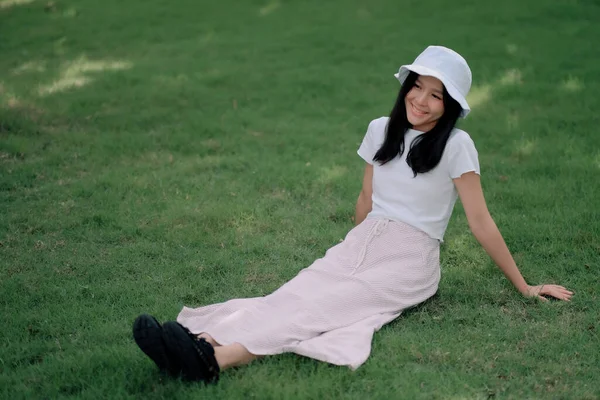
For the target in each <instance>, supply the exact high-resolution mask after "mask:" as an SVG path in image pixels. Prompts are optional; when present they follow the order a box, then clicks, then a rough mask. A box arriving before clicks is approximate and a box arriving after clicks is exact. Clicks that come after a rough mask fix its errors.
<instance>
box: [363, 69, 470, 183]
mask: <svg viewBox="0 0 600 400" xmlns="http://www.w3.org/2000/svg"><path fill="white" fill-rule="evenodd" d="M418 77H419V74H417V73H415V72H412V71H411V72H410V73H409V74H408V76H407V77H406V80H405V81H404V83H403V84H402V87H401V88H400V93H398V98H397V99H396V104H394V108H393V109H392V112H391V114H390V120H389V121H388V124H387V127H386V133H385V140H384V142H383V144H382V145H381V148H380V149H379V150H378V151H377V153H375V157H373V161H378V162H379V163H380V164H381V165H383V164H385V163H387V162H389V161H392V160H393V159H394V158H396V156H402V154H404V150H405V145H404V136H405V135H406V132H407V131H408V129H410V128H412V125H411V124H410V122H408V119H407V118H406V105H405V103H404V98H405V97H406V95H407V94H408V92H409V91H410V89H412V88H413V86H414V85H415V82H416V81H417V78H418ZM443 90H444V95H443V98H442V101H443V102H444V114H443V115H442V116H441V117H440V119H439V120H438V121H437V123H436V124H435V126H434V127H433V128H432V129H431V130H430V131H428V132H426V133H424V134H421V135H419V136H417V137H416V138H415V140H413V142H412V143H411V145H410V149H409V150H408V154H407V155H406V162H407V164H408V166H409V167H410V168H411V169H412V170H413V172H414V174H415V177H416V176H417V174H423V173H425V172H429V171H431V170H432V169H434V168H435V167H436V166H437V165H438V164H439V163H440V160H441V159H442V154H443V153H444V148H445V147H446V143H447V142H448V138H449V137H450V132H452V129H454V126H455V125H456V121H457V120H458V117H459V116H460V113H461V111H462V107H461V106H460V104H458V102H457V101H456V100H454V99H453V98H452V97H451V96H450V95H449V94H448V91H446V87H445V86H444V89H443Z"/></svg>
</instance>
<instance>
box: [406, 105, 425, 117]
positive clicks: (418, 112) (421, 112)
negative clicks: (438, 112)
mask: <svg viewBox="0 0 600 400" xmlns="http://www.w3.org/2000/svg"><path fill="white" fill-rule="evenodd" d="M410 108H411V109H412V112H413V114H416V115H418V116H424V115H427V113H426V112H425V111H420V110H419V109H417V108H416V107H415V106H414V105H413V104H412V103H410Z"/></svg>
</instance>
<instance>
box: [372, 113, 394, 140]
mask: <svg viewBox="0 0 600 400" xmlns="http://www.w3.org/2000/svg"><path fill="white" fill-rule="evenodd" d="M389 119H390V118H389V117H380V118H377V119H374V120H373V121H371V122H369V129H368V133H369V134H370V135H371V136H373V137H384V136H385V130H386V128H387V124H388V121H389Z"/></svg>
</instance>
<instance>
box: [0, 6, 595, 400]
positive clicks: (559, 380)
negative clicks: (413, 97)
mask: <svg viewBox="0 0 600 400" xmlns="http://www.w3.org/2000/svg"><path fill="white" fill-rule="evenodd" d="M599 20H600V3H599V2H598V1H597V0H555V1H552V2H550V1H544V0H531V1H528V2H524V1H517V0H506V1H502V2H495V4H492V3H487V2H482V1H474V0H470V1H463V2H448V1H443V0H432V1H406V2H398V1H395V0H375V1H371V2H367V1H358V0H346V1H342V0H330V1H315V0H305V1H293V0H288V1H276V0H275V1H271V2H269V0H266V1H263V0H261V1H258V0H250V1H233V0H221V1H208V0H202V1H199V0H179V1H171V2H167V1H159V0H130V1H127V2H123V1H117V0H105V1H102V2H100V1H92V0H79V1H75V0H56V1H46V0H43V1H42V0H0V207H1V213H0V319H1V321H2V322H3V327H2V329H0V396H1V397H2V398H8V399H20V398H26V399H32V398H70V397H73V398H87V399H98V398H110V399H118V398H149V399H153V398H180V399H187V398H215V399H221V398H222V399H225V398H226V399H247V398H256V399H296V398H298V399H302V398H306V399H315V398H323V399H330V398H348V399H390V398H398V399H491V398H493V399H526V398H527V399H542V398H543V399H549V398H551V399H598V398H600V381H599V380H598V376H600V340H599V337H598V335H599V331H600V324H599V315H600V304H599V301H598V300H599V298H598V289H599V288H600V273H599V271H598V269H599V267H600V211H599V210H600V200H599V198H600V185H599V184H598V183H599V182H600V135H599V133H598V126H599V124H600V117H599V113H598V110H599V109H600V96H598V93H600V56H599V53H598V40H597V39H598V38H600V24H598V21H599ZM429 44H443V45H446V46H448V47H451V48H454V49H456V50H457V51H459V52H460V53H461V54H463V55H464V56H465V58H467V60H468V61H469V63H470V65H471V68H472V70H473V75H474V83H473V88H472V92H471V95H470V97H469V101H470V103H471V104H472V108H473V110H472V112H471V114H470V115H469V117H468V118H467V119H466V120H464V121H463V122H461V125H460V126H461V128H463V129H465V130H466V131H468V132H469V133H470V134H471V136H472V137H473V139H474V141H475V143H476V146H477V148H478V151H479V156H480V162H481V168H482V182H483V185H484V191H485V194H486V198H487V200H488V205H489V208H490V210H491V212H492V215H493V217H494V218H495V220H496V222H497V224H498V226H499V227H500V230H501V231H502V232H503V234H504V237H505V239H506V241H507V243H508V245H509V247H510V249H511V250H512V251H513V254H514V257H515V259H516V261H517V263H518V265H519V267H520V268H521V271H522V272H523V274H524V276H525V278H526V279H527V281H528V282H529V283H530V284H540V283H558V284H561V285H564V286H566V287H568V288H569V289H571V290H573V291H574V292H575V293H576V294H575V296H574V297H573V301H572V302H570V303H562V302H556V301H551V302H546V303H542V302H539V301H536V300H532V299H524V298H523V297H522V296H520V295H519V293H517V292H516V291H515V290H514V289H513V288H512V286H511V285H510V283H509V282H508V281H507V280H506V279H505V278H504V277H503V275H502V274H501V273H500V272H499V271H498V270H497V269H496V268H495V267H494V265H493V263H492V262H491V260H490V259H489V258H488V257H487V255H486V254H485V252H484V251H483V250H482V249H481V248H480V247H479V245H478V244H477V242H476V241H475V239H474V238H473V237H472V236H471V235H470V233H469V230H468V226H467V222H466V219H465V216H464V213H463V211H462V209H461V207H460V205H457V208H456V210H455V213H454V216H453V218H452V221H451V223H450V227H449V229H448V231H447V234H446V240H445V242H444V244H443V246H442V281H441V284H440V289H439V292H438V294H437V295H436V296H435V297H434V298H433V299H431V300H430V301H428V302H426V303H425V304H423V305H421V306H419V307H417V308H416V309H413V310H410V311H408V312H406V313H405V314H404V315H403V316H402V317H400V318H399V319H398V320H397V321H395V322H393V323H391V324H390V325H388V326H386V327H384V328H383V329H382V330H381V331H380V332H379V333H377V334H376V335H375V338H374V341H373V351H372V354H371V357H370V359H369V360H368V361H367V363H366V364H365V365H363V366H362V367H361V368H359V369H358V370H357V371H355V372H352V371H351V370H349V369H347V368H341V367H334V366H330V365H327V364H323V363H319V362H317V361H314V360H311V359H308V358H302V357H299V356H296V355H292V354H284V355H280V356H273V357H268V358H265V359H263V360H260V361H258V362H255V363H254V364H252V365H250V366H248V367H245V368H241V369H238V370H234V371H227V372H226V373H224V374H223V375H222V377H221V381H220V383H219V384H218V385H216V386H209V387H205V386H204V385H201V384H188V383H184V382H180V381H178V380H173V379H167V378H165V377H162V376H161V375H160V374H159V373H158V371H157V370H156V368H155V366H154V365H153V364H152V363H151V361H149V360H148V359H147V358H146V357H144V356H143V354H142V353H141V352H140V351H139V349H138V348H137V347H136V346H135V343H134V342H133V339H132V336H131V323H132V322H133V319H134V318H135V317H136V316H137V315H138V314H139V313H142V312H149V313H151V314H153V315H155V316H156V317H157V318H158V319H160V320H162V321H164V320H169V319H174V318H175V317H176V315H177V313H178V312H179V310H180V309H181V307H182V306H183V305H188V306H200V305H205V304H210V303H214V302H220V301H224V300H227V299H230V298H234V297H248V296H261V295H266V294H268V293H270V292H271V291H273V290H274V289H276V288H277V287H278V286H279V285H281V284H282V283H284V282H285V281H286V280H288V279H290V278H291V277H293V276H294V275H295V274H296V273H297V272H298V271H299V270H300V269H302V268H304V267H306V266H308V265H310V264H311V262H312V261H313V260H314V259H315V258H317V257H320V256H322V255H323V253H324V252H325V250H326V249H327V248H329V247H330V246H332V245H333V244H335V243H337V242H338V241H339V240H341V239H342V238H343V237H344V235H345V234H346V232H347V231H348V230H349V229H350V228H351V227H352V226H353V221H352V217H353V213H354V204H355V200H356V197H357V195H358V192H359V190H360V186H361V177H362V170H363V168H364V162H363V161H362V160H361V159H360V157H358V156H357V155H356V149H357V148H358V145H359V144H360V142H361V140H362V137H363V135H364V133H365V130H366V127H367V125H368V123H369V121H371V120H372V119H374V118H378V117H380V116H383V115H387V114H388V113H389V111H390V109H391V106H392V104H393V101H394V99H395V96H396V94H397V91H398V83H397V81H396V80H395V79H394V77H393V73H395V72H396V71H397V69H398V67H399V66H400V65H401V64H403V63H408V62H411V61H412V60H413V59H414V57H415V56H416V55H417V54H418V53H419V52H420V51H421V50H422V49H424V48H425V47H426V46H427V45H429Z"/></svg>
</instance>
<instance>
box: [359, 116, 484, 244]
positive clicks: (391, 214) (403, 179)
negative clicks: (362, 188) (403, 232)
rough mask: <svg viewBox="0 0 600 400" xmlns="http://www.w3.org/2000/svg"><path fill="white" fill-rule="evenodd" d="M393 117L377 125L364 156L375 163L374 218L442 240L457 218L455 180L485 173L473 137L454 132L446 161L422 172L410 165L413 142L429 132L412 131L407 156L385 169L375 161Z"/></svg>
mask: <svg viewBox="0 0 600 400" xmlns="http://www.w3.org/2000/svg"><path fill="white" fill-rule="evenodd" d="M388 120H389V118H388V117H382V118H378V119H375V120H373V121H371V123H370V124H369V129H368V130H367V134H366V135H365V138H364V139H363V142H362V144H361V145H360V148H359V149H358V155H360V156H361V157H362V158H363V159H364V160H365V161H366V162H368V163H369V164H372V165H373V209H372V210H371V212H370V213H369V214H368V215H367V218H370V217H385V218H389V219H391V220H396V221H400V222H404V223H407V224H409V225H412V226H414V227H415V228H418V229H420V230H422V231H424V232H425V233H427V234H428V235H429V236H431V237H432V238H434V239H438V240H440V241H442V240H443V238H444V232H445V231H446V227H447V226H448V221H449V220H450V216H451V215H452V209H453V208H454V203H456V199H457V197H458V192H457V191H456V188H455V187H454V182H453V181H452V179H453V178H458V177H460V176H461V175H462V174H464V173H465V172H470V171H475V172H476V173H477V174H479V173H480V172H479V160H478V157H477V150H476V149H475V144H474V143H473V140H472V139H471V137H470V136H469V134H468V133H467V132H465V131H462V130H460V129H457V128H455V129H453V130H452V132H451V133H450V138H449V139H448V142H447V143H446V148H445V149H444V153H443V155H442V159H441V160H440V163H439V164H438V165H437V166H436V167H435V168H434V169H432V170H431V171H429V172H427V173H424V174H421V173H420V174H417V176H416V177H414V173H413V171H412V169H411V168H410V167H409V166H408V164H407V163H406V155H407V154H408V150H409V149H410V144H411V143H412V141H413V140H414V139H415V138H416V137H417V136H418V135H421V134H423V132H420V131H416V130H414V129H409V130H408V132H406V135H405V136H404V154H402V156H401V157H396V158H395V159H393V160H392V161H389V162H388V163H386V164H384V165H380V164H379V162H373V157H374V156H375V153H377V151H378V150H379V148H380V147H381V145H382V144H383V141H384V139H385V132H386V126H387V123H388Z"/></svg>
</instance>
